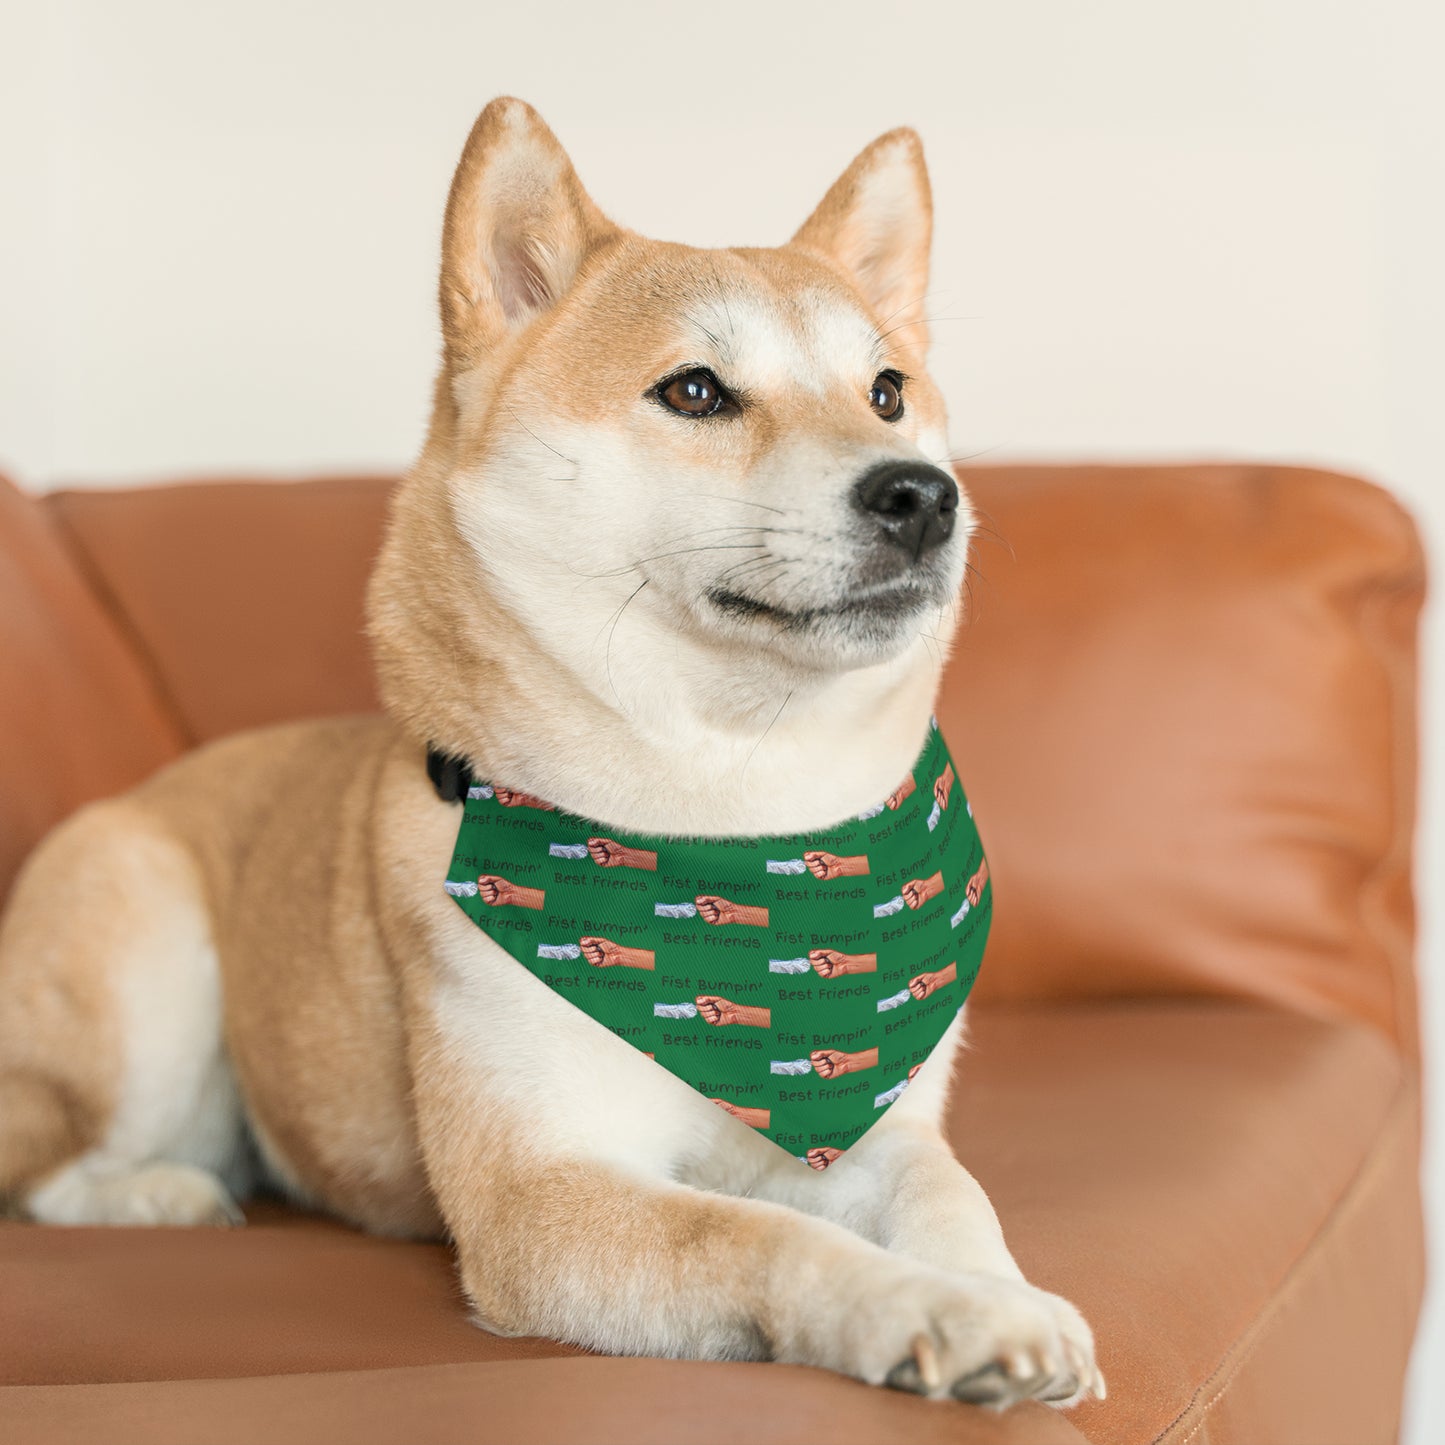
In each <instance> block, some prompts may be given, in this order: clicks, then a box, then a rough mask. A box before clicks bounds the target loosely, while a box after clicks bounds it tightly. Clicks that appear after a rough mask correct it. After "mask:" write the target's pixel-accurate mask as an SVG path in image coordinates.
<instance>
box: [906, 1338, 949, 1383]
mask: <svg viewBox="0 0 1445 1445" xmlns="http://www.w3.org/2000/svg"><path fill="white" fill-rule="evenodd" d="M912 1350H913V1358H914V1359H915V1360H916V1361H917V1362H918V1374H919V1378H920V1379H921V1380H922V1381H923V1383H924V1385H926V1386H927V1387H928V1389H930V1390H936V1389H937V1388H938V1387H939V1386H940V1385H941V1384H942V1383H943V1373H942V1371H940V1370H939V1368H938V1350H937V1349H936V1348H935V1346H934V1343H933V1340H932V1339H931V1338H930V1337H929V1336H928V1335H924V1334H918V1335H914V1337H913V1345H912Z"/></svg>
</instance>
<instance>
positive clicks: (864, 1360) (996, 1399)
mask: <svg viewBox="0 0 1445 1445" xmlns="http://www.w3.org/2000/svg"><path fill="white" fill-rule="evenodd" d="M838 1343H839V1344H840V1345H841V1347H842V1351H843V1355H844V1361H843V1364H842V1368H843V1369H845V1370H846V1371H847V1372H848V1373H850V1374H855V1375H857V1376H858V1377H859V1378H861V1379H864V1380H867V1381H869V1382H870V1383H872V1384H886V1385H889V1386H891V1387H892V1388H894V1389H898V1390H910V1391H912V1392H913V1393H915V1394H919V1395H931V1396H934V1397H936V1398H944V1397H947V1396H950V1395H951V1396H952V1397H953V1398H954V1399H957V1400H964V1401H967V1402H969V1403H970V1404H976V1405H991V1406H994V1407H995V1408H997V1409H1002V1408H1004V1407H1005V1406H1007V1405H1012V1404H1015V1403H1017V1402H1018V1401H1020V1400H1041V1401H1043V1402H1045V1403H1047V1404H1050V1405H1057V1406H1060V1407H1064V1406H1069V1405H1074V1404H1077V1403H1078V1402H1079V1401H1080V1400H1082V1399H1084V1398H1085V1397H1086V1396H1088V1395H1091V1394H1092V1395H1095V1396H1097V1397H1098V1398H1099V1399H1103V1398H1104V1377H1103V1375H1102V1374H1101V1373H1100V1371H1099V1367H1098V1365H1097V1364H1096V1363H1095V1360H1094V1339H1093V1335H1092V1333H1091V1332H1090V1330H1089V1326H1088V1325H1087V1324H1086V1323H1085V1322H1084V1318H1083V1316H1082V1315H1081V1314H1080V1313H1079V1312H1078V1310H1076V1309H1075V1308H1074V1307H1073V1305H1071V1304H1069V1302H1068V1301H1067V1300H1063V1299H1060V1298H1059V1297H1058V1296H1057V1295H1051V1294H1047V1293H1045V1292H1044V1291H1043V1290H1040V1289H1035V1288H1034V1287H1033V1286H1032V1285H1030V1284H1025V1283H1024V1282H1023V1281H1021V1280H1011V1279H1004V1278H1000V1277H998V1276H994V1275H986V1274H966V1275H954V1276H951V1277H950V1276H947V1275H944V1274H942V1273H935V1272H933V1271H931V1270H922V1269H919V1270H916V1271H912V1272H910V1274H909V1276H908V1277H907V1278H905V1279H904V1280H901V1281H900V1280H894V1281H892V1282H891V1284H890V1287H889V1288H887V1289H886V1290H884V1291H882V1292H881V1293H879V1294H877V1295H875V1296H874V1297H872V1298H870V1299H858V1300H855V1301H854V1302H853V1304H852V1306H851V1308H850V1309H849V1310H848V1312H847V1319H846V1322H845V1323H844V1325H843V1328H842V1330H841V1333H840V1338H839V1340H838Z"/></svg>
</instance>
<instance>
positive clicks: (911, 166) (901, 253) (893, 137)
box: [792, 127, 933, 351]
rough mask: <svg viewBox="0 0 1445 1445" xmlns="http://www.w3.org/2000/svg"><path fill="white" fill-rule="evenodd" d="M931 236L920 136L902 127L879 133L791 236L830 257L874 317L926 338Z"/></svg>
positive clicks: (917, 341)
mask: <svg viewBox="0 0 1445 1445" xmlns="http://www.w3.org/2000/svg"><path fill="white" fill-rule="evenodd" d="M932 239H933V195H932V192H931V191H930V189H929V185H928V168H927V167H926V166H925V165H924V163H923V142H922V141H920V140H919V139H918V133H917V132H916V131H913V130H910V129H908V128H907V127H904V128H902V129H900V130H890V131H889V132H888V133H887V134H886V135H881V136H879V137H878V139H877V140H875V141H874V142H873V143H872V145H870V146H867V147H866V148H865V149H864V150H862V151H860V152H859V154H858V155H857V156H856V157H855V158H854V160H853V163H852V165H850V166H849V167H848V169H847V170H846V171H844V172H843V174H842V175H841V176H839V177H838V179H837V180H836V181H834V182H833V186H832V188H831V189H830V190H829V192H828V194H827V195H826V196H824V197H823V199H822V201H821V203H820V204H819V206H818V209H817V210H815V211H814V212H813V214H812V215H811V216H809V217H808V219H807V220H806V221H804V222H803V225H802V227H801V229H800V230H799V231H798V233H797V235H795V236H794V237H793V240H792V244H793V245H794V246H801V247H803V248H805V249H807V250H809V251H816V252H819V253H821V254H822V255H824V256H826V257H828V258H830V259H831V260H833V261H835V262H836V263H837V264H839V265H840V266H842V267H843V269H844V270H845V271H847V272H848V273H849V274H850V275H851V276H852V277H853V280H854V282H855V283H856V285H857V287H858V289H859V290H860V291H861V292H862V293H863V297H864V299H865V300H866V301H867V302H868V304H869V305H870V306H871V307H872V308H873V314H874V316H875V317H876V318H877V320H878V322H879V324H880V325H885V326H887V327H888V328H890V329H892V328H895V327H903V328H906V329H907V332H908V336H909V339H911V340H912V342H913V344H914V345H915V346H916V347H917V348H918V349H919V350H920V351H921V350H924V349H925V348H926V347H927V345H928V330H927V327H926V325H925V323H924V320H923V315H924V312H923V298H924V294H925V293H926V292H927V290H928V252H929V246H930V244H931V242H932Z"/></svg>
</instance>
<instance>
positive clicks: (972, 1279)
mask: <svg viewBox="0 0 1445 1445" xmlns="http://www.w3.org/2000/svg"><path fill="white" fill-rule="evenodd" d="M526 982H528V983H530V982H531V980H526ZM506 989H507V985H506V984H505V983H502V982H499V983H498V985H497V986H496V987H495V988H494V990H493V991H492V992H491V993H490V995H489V996H487V997H485V998H483V997H480V996H479V997H478V999H477V1002H476V1005H475V1008H476V1010H477V1012H476V1014H475V1015H474V1016H475V1017H477V1018H479V1019H482V1018H485V1017H486V1016H487V1015H488V1014H490V1015H491V1017H492V1018H494V1019H495V1018H496V1017H498V1016H499V1006H500V1003H501V995H502V994H503V993H504V992H505V991H506ZM549 998H550V999H552V1000H555V995H550V996H548V995H546V994H545V991H536V992H535V994H534V997H533V1007H532V1017H531V1019H530V1020H529V1021H528V1024H527V1027H529V1028H537V1029H538V1030H545V1031H546V1033H547V1035H548V1036H549V1037H551V1038H552V1039H553V1050H552V1059H553V1060H555V1064H553V1065H552V1066H551V1067H549V1071H548V1074H547V1075H544V1076H541V1077H538V1076H537V1075H536V1073H535V1068H533V1070H531V1071H530V1073H529V1074H528V1075H527V1076H526V1077H525V1078H524V1077H521V1073H520V1069H519V1061H520V1060H522V1059H524V1058H526V1057H529V1056H530V1057H531V1058H533V1059H535V1058H536V1057H537V1054H536V1052H535V1050H532V1051H531V1052H530V1054H529V1050H528V1047H527V1046H526V1045H525V1044H524V1043H523V1042H522V1041H521V1040H520V1039H519V1038H518V1037H517V1035H519V1034H520V1033H521V1028H520V1027H518V1026H516V1025H514V1026H513V1028H512V1029H511V1031H510V1033H506V1032H503V1031H500V1030H497V1031H492V1032H491V1033H490V1036H489V1038H488V1039H487V1041H486V1044H485V1047H483V1046H482V1042H481V1040H480V1038H479V1036H478V1035H477V1034H475V1033H471V1037H470V1039H468V1038H467V1037H466V1035H467V1034H468V1033H470V1032H471V1031H470V1030H469V1029H467V1028H466V1026H465V1020H463V1019H461V1018H459V1017H456V1018H454V1028H453V1030H452V1031H451V1038H450V1040H449V1039H448V1037H447V1032H448V1031H446V1030H444V1029H441V1028H438V1029H437V1030H436V1031H435V1032H434V1033H433V1035H432V1037H431V1038H430V1039H426V1040H424V1042H423V1043H422V1045H421V1048H420V1050H419V1052H418V1055H417V1068H416V1074H417V1104H418V1124H419V1128H420V1133H421V1139H422V1145H423V1150H424V1153H425V1156H426V1162H427V1169H428V1173H429V1176H430V1178H431V1180H432V1183H433V1186H434V1188H435V1189H436V1192H437V1195H438V1198H439V1201H440V1203H441V1206H442V1211H443V1214H444V1216H445V1218H446V1221H447V1224H448V1226H449V1228H450V1230H451V1233H452V1235H453V1237H454V1238H455V1240H456V1243H457V1248H458V1251H459V1255H460V1263H461V1272H462V1279H463V1282H464V1284H465V1287H466V1290H467V1293H468V1295H469V1297H470V1298H471V1300H472V1302H473V1305H474V1306H475V1310H476V1315H477V1318H478V1320H479V1321H480V1322H482V1323H483V1324H485V1325H486V1327H488V1328H490V1329H492V1330H495V1331H497V1332H499V1333H506V1334H521V1333H539V1334H545V1335H550V1336H553V1337H555V1338H560V1339H565V1340H570V1341H573V1342H576V1343H579V1344H583V1345H586V1346H588V1347H589V1348H592V1349H598V1350H606V1351H611V1352H621V1353H646V1354H653V1355H665V1356H685V1357H694V1358H710V1359H761V1358H773V1359H778V1360H784V1361H792V1362H797V1363H804V1364H811V1365H817V1366H822V1367H825V1368H828V1369H833V1370H837V1371H840V1372H842V1373H845V1374H849V1375H853V1376H855V1377H857V1378H859V1379H862V1380H866V1381H869V1382H872V1383H875V1384H881V1383H885V1382H886V1383H889V1384H893V1385H895V1386H898V1387H900V1388H904V1389H909V1390H914V1391H917V1392H919V1393H926V1394H933V1395H946V1394H949V1393H953V1394H954V1395H956V1396H958V1397H959V1398H962V1399H969V1400H984V1399H987V1400H993V1401H999V1402H1002V1401H1005V1400H1014V1399H1022V1398H1034V1397H1038V1398H1047V1397H1051V1396H1053V1397H1062V1396H1065V1395H1068V1394H1070V1393H1072V1392H1073V1391H1074V1390H1075V1389H1076V1382H1075V1374H1076V1366H1075V1365H1074V1364H1073V1361H1072V1354H1071V1351H1072V1350H1073V1346H1074V1334H1075V1332H1076V1330H1077V1328H1078V1326H1076V1325H1075V1323H1074V1317H1073V1316H1071V1315H1070V1314H1069V1313H1068V1312H1067V1310H1066V1309H1065V1310H1061V1309H1060V1308H1059V1307H1058V1306H1057V1305H1056V1304H1055V1302H1054V1301H1053V1300H1052V1297H1051V1296H1048V1295H1045V1294H1043V1293H1042V1292H1041V1291H1038V1290H1034V1289H1032V1288H1031V1287H1030V1286H1028V1285H1026V1284H1024V1283H1022V1282H1021V1281H1020V1280H1017V1279H1009V1278H1003V1277H1001V1276H1000V1275H999V1274H998V1273H996V1272H984V1271H975V1272H967V1273H945V1272H944V1271H943V1270H940V1269H937V1268H935V1267H933V1266H931V1265H929V1264H925V1263H921V1262H919V1261H917V1260H913V1259H908V1258H905V1257H903V1256H902V1255H900V1254H896V1253H890V1252H889V1251H888V1250H885V1249H883V1248H880V1247H879V1246H878V1245H877V1244H874V1243H871V1242H869V1241H867V1240H865V1239H862V1238H860V1237H859V1236H858V1235H857V1234H855V1233H853V1232H852V1231H850V1230H848V1229H845V1228H843V1227H842V1226H840V1225H838V1224H836V1223H833V1222H831V1221H829V1220H825V1219H820V1218H817V1217H814V1216H811V1215H808V1214H804V1213H802V1212H800V1211H798V1210H796V1209H791V1208H788V1207H786V1206H784V1205H780V1204H777V1203H774V1202H771V1201H766V1200H761V1199H750V1198H738V1197H733V1196H729V1195H726V1194H721V1193H715V1192H710V1191H707V1190H702V1189H695V1188H692V1187H689V1186H687V1185H683V1184H680V1183H677V1182H676V1181H675V1179H673V1178H669V1177H667V1172H668V1169H669V1168H670V1167H672V1168H675V1167H676V1165H677V1158H678V1154H679V1152H693V1153H697V1154H702V1155H709V1154H711V1155H715V1154H717V1153H718V1152H719V1151H726V1150H728V1149H730V1148H732V1147H734V1146H735V1145H736V1144H737V1143H738V1142H739V1140H740V1138H741V1137H743V1136H739V1135H738V1133H737V1131H738V1130H739V1129H741V1128H742V1127H743V1126H742V1125H740V1124H739V1123H738V1122H737V1121H736V1120H735V1119H732V1118H730V1117H728V1116H727V1115H726V1114H723V1113H722V1112H721V1111H719V1110H718V1109H717V1108H716V1106H715V1105H713V1104H711V1103H709V1102H707V1101H706V1100H703V1099H701V1098H700V1096H698V1095H696V1094H694V1093H693V1091H691V1090H689V1089H687V1088H686V1086H685V1085H682V1084H681V1083H680V1082H677V1083H676V1084H675V1087H674V1086H669V1085H660V1081H659V1080H658V1079H657V1078H656V1075H655V1072H654V1071H651V1066H650V1065H648V1064H647V1063H646V1061H645V1060H644V1059H643V1058H642V1056H641V1055H638V1054H636V1053H635V1052H633V1051H631V1050H628V1049H625V1048H621V1047H619V1046H618V1044H617V1041H616V1040H614V1039H612V1038H611V1037H610V1036H607V1035H606V1034H604V1033H603V1032H602V1031H601V1030H598V1029H596V1027H595V1026H594V1025H592V1024H591V1022H590V1021H588V1020H581V1021H580V1022H579V1021H577V1020H575V1019H574V1020H569V1019H568V1018H567V1017H566V1016H565V1015H564V1014H560V1013H558V1012H557V1010H556V1008H555V1007H554V1006H553V1005H552V1004H551V1003H550V1002H549ZM557 1002H559V1003H560V1001H557ZM564 1007H565V1005H564ZM446 1011H447V1012H452V1011H453V1010H452V1009H448V1010H446ZM455 1012H456V1013H457V1014H459V1013H460V1010H455ZM514 1017H520V1015H515V1016H514ZM526 1091H530V1094H531V1097H530V1100H529V1098H528V1093H527V1092H526ZM544 1091H545V1093H546V1094H548V1095H549V1096H550V1098H549V1099H548V1104H549V1107H547V1108H546V1109H542V1108H540V1107H538V1106H539V1104H540V1102H541V1099H540V1095H541V1094H542V1093H543V1092H544ZM639 1097H647V1098H648V1099H649V1106H648V1108H647V1110H645V1111H640V1110H638V1108H637V1099H638V1098H639ZM529 1102H530V1105H531V1107H530V1109H529V1107H528V1104H529ZM553 1106H555V1107H553ZM746 1138H747V1139H749V1140H751V1141H752V1142H753V1143H760V1142H761V1141H758V1140H756V1137H755V1136H751V1135H750V1134H749V1135H747V1136H746ZM769 1147H771V1146H769ZM794 1167H795V1168H797V1167H800V1166H797V1165H796V1164H794ZM1081 1324H1082V1322H1079V1325H1081ZM1083 1340H1084V1347H1085V1348H1087V1330H1086V1329H1085V1330H1084V1331H1083Z"/></svg>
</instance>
